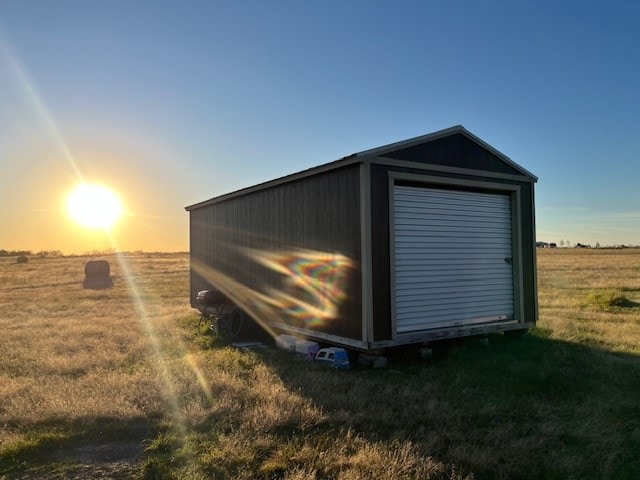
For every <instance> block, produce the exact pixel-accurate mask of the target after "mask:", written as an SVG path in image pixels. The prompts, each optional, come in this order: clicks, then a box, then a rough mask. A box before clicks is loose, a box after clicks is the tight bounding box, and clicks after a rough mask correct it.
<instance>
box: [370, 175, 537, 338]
mask: <svg viewBox="0 0 640 480" xmlns="http://www.w3.org/2000/svg"><path fill="white" fill-rule="evenodd" d="M390 171H393V172H403V173H412V174H417V175H426V174H425V171H424V170H416V169H409V168H397V167H389V166H384V165H372V166H371V201H372V208H371V230H372V244H371V250H372V262H373V265H372V272H373V328H374V340H376V341H382V340H388V339H390V338H391V334H392V332H391V328H392V326H391V284H390V281H391V280H390V243H389V235H390V231H389V175H388V173H389V172H390ZM428 175H429V176H431V177H435V176H439V177H446V178H455V179H465V180H474V181H478V182H491V183H503V184H509V185H519V186H520V188H521V211H520V215H521V219H522V257H523V258H522V261H523V270H524V271H523V289H524V298H523V302H524V312H525V318H524V321H525V322H535V321H536V315H537V311H536V308H537V307H536V303H537V302H536V296H537V287H536V284H535V254H536V252H535V247H534V246H535V222H534V210H533V205H532V203H533V195H532V189H533V183H531V182H526V181H523V182H518V181H515V180H505V179H499V178H487V177H477V176H470V175H453V174H445V173H434V172H431V171H430V172H428ZM447 188H455V187H454V186H451V187H449V186H447Z"/></svg>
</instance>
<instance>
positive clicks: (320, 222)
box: [190, 165, 362, 340]
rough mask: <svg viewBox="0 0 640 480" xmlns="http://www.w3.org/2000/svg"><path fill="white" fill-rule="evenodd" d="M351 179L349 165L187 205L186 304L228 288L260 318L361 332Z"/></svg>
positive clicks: (346, 333) (355, 176) (354, 182)
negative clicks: (188, 297) (191, 206)
mask: <svg viewBox="0 0 640 480" xmlns="http://www.w3.org/2000/svg"><path fill="white" fill-rule="evenodd" d="M359 178H360V177H359V166H358V165H351V166H348V167H345V168H342V169H338V170H333V171H330V172H327V173H322V174H318V175H315V176H311V177H306V178H303V179H300V180H295V181H291V182H287V183H283V184H280V185H275V186H271V187H268V188H265V189H262V190H258V191H254V192H251V193H247V194H245V195H239V196H235V197H231V198H228V199H223V200H222V201H220V202H218V203H213V204H210V205H207V206H204V207H201V208H197V209H194V210H192V211H191V231H190V233H191V240H190V242H191V260H192V269H191V301H192V304H194V299H195V296H196V294H197V292H198V291H199V290H204V289H207V288H210V286H211V285H212V284H213V285H215V286H216V287H218V288H221V287H224V288H233V289H235V290H237V291H238V292H239V295H240V297H241V298H245V297H247V298H250V300H249V301H250V302H252V303H253V306H252V308H251V309H250V310H252V311H253V312H258V314H262V313H264V315H265V317H266V318H262V319H260V320H264V321H267V322H276V323H277V322H282V321H284V322H286V323H287V324H289V325H292V326H295V327H300V328H312V329H314V330H317V331H321V332H324V333H328V334H333V335H338V336H341V337H346V338H350V339H356V340H360V339H362V319H361V318H362V315H361V276H360V246H361V243H360V191H359ZM194 265H195V266H196V267H195V268H194ZM198 266H199V267H200V268H198ZM229 279H231V280H232V281H230V280H229ZM245 292H246V294H245ZM256 305H257V307H256ZM335 309H337V310H336V311H335V312H334V311H333V310H335Z"/></svg>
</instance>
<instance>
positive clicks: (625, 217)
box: [0, 0, 640, 253]
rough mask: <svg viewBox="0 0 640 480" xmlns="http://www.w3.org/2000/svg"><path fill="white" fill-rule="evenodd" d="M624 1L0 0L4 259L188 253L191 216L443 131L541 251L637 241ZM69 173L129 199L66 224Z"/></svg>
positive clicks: (638, 174)
mask: <svg viewBox="0 0 640 480" xmlns="http://www.w3.org/2000/svg"><path fill="white" fill-rule="evenodd" d="M638 25H640V6H639V4H637V2H635V1H631V0H619V1H615V0H613V1H600V0H597V1H596V0H584V1H577V0H574V1H562V0H558V1H547V0H537V1H528V0H518V1H494V0H486V1H482V0H476V1H455V0H454V1H446V2H435V1H427V0H425V1H411V0H406V1H382V0H323V1H299V0H298V1H286V0H273V1H264V0H263V1H247V0H238V1H224V2H222V1H215V0H211V1H204V2H200V1H180V2H178V1H174V2H163V1H135V2H133V1H118V0H110V1H96V0H83V1H80V0H78V1H67V0H56V1H55V2H54V1H45V0H41V1H34V0H0V172H1V173H0V205H1V206H2V207H1V209H0V216H1V218H2V220H1V222H0V249H6V250H18V249H22V250H32V251H40V250H61V251H62V252H64V253H85V252H91V251H95V250H102V249H114V250H119V251H136V250H144V251H186V250H188V228H189V227H188V224H189V218H188V213H187V212H185V210H184V207H185V206H187V205H191V204H194V203H197V202H200V201H202V200H206V199H208V198H211V197H214V196H217V195H221V194H223V193H227V192H230V191H234V190H237V189H240V188H243V187H247V186H250V185H253V184H256V183H260V182H263V181H267V180H270V179H273V178H277V177H281V176H283V175H287V174H290V173H294V172H297V171H301V170H304V169H307V168H310V167H313V166H316V165H320V164H323V163H327V162H330V161H333V160H336V159H339V158H342V157H344V156H346V155H349V154H351V153H354V152H359V151H363V150H367V149H370V148H374V147H378V146H381V145H385V144H388V143H392V142H396V141H400V140H404V139H407V138H412V137H416V136H419V135H423V134H426V133H430V132H434V131H437V130H441V129H444V128H448V127H451V126H453V125H458V124H461V125H463V126H464V127H465V128H466V129H467V130H469V131H471V132H472V133H473V134H475V135H476V136H478V137H480V138H482V139H483V140H484V141H486V142H487V143H489V144H490V145H492V146H493V147H495V148H496V149H498V150H499V151H501V152H502V153H504V154H505V155H507V156H508V157H510V158H511V159H512V160H513V161H515V162H516V163H518V164H520V165H522V166H523V167H524V168H525V169H527V170H528V171H530V172H532V173H533V174H535V175H536V176H537V177H539V181H538V183H537V185H536V223H537V238H538V240H542V241H547V242H560V241H561V240H562V241H563V242H569V243H570V244H576V243H578V242H580V243H587V244H593V245H595V244H596V242H598V243H600V244H601V245H614V244H626V245H629V244H633V245H640V188H638V182H639V180H640V155H639V152H640V134H638V128H639V127H640V28H638ZM81 181H87V182H95V183H100V184H103V185H107V186H109V187H110V188H112V189H113V190H115V191H116V192H118V194H119V195H120V197H121V199H122V202H123V204H124V216H123V217H122V218H121V219H120V220H119V221H118V222H117V224H116V225H115V226H114V228H113V229H112V230H110V231H105V230H99V229H98V230H91V229H88V228H85V227H83V226H82V225H79V224H77V223H75V222H74V221H73V220H72V219H71V218H70V215H69V213H68V211H67V208H66V199H67V196H68V195H69V193H70V192H71V191H72V190H73V188H74V186H75V185H77V184H78V183H79V182H81Z"/></svg>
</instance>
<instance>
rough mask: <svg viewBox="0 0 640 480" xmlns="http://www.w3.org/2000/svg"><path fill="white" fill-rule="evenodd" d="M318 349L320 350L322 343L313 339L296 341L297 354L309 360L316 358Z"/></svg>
mask: <svg viewBox="0 0 640 480" xmlns="http://www.w3.org/2000/svg"><path fill="white" fill-rule="evenodd" d="M318 350H320V345H318V344H317V343H316V342H312V341H311V340H298V341H297V342H296V354H297V355H298V356H299V357H302V358H304V359H305V360H307V361H309V362H312V361H314V360H315V358H316V354H317V353H318Z"/></svg>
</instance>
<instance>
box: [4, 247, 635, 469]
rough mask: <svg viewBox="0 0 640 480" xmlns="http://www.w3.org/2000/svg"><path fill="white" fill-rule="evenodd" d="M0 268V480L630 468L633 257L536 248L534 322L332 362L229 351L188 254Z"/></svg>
mask: <svg viewBox="0 0 640 480" xmlns="http://www.w3.org/2000/svg"><path fill="white" fill-rule="evenodd" d="M104 258H106V259H107V260H109V262H110V264H111V271H112V277H113V279H114V283H115V286H114V288H112V289H108V290H84V289H83V288H82V280H83V276H84V270H83V269H84V264H85V263H86V261H87V260H88V258H86V257H65V258H33V259H31V260H30V261H29V263H27V264H21V265H20V264H16V262H15V259H14V258H3V259H0V329H1V330H0V478H3V479H4V478H7V479H9V478H50V479H53V478H149V479H151V478H195V479H198V478H202V479H204V478H207V479H211V478H241V479H242V478H245V479H250V478H264V479H271V478H284V479H303V478H304V479H314V478H315V479H321V478H336V479H369V478H406V479H409V478H421V479H426V478H433V479H467V478H468V479H471V478H473V479H511V478H540V479H543V478H544V479H548V478H558V479H566V478H585V477H587V478H594V479H599V478H612V479H614V478H615V479H625V478H628V479H636V478H639V472H640V399H639V398H638V392H640V250H635V249H624V250H604V249H602V250H577V249H557V250H540V251H539V254H538V267H539V277H538V283H539V299H540V321H539V324H538V327H537V328H536V329H534V330H533V331H532V332H530V334H528V335H525V336H524V337H522V338H520V339H515V340H514V339H508V338H505V337H504V336H503V335H500V334H498V335H492V336H490V337H489V346H486V342H481V341H478V340H475V339H470V340H466V341H462V342H456V343H452V344H448V345H445V346H442V347H441V348H439V349H436V354H437V355H435V356H434V358H433V359H432V360H430V361H428V362H424V361H420V360H417V359H415V358H413V357H412V356H411V355H409V354H408V352H395V353H394V354H393V355H392V356H390V367H389V368H388V369H385V370H364V369H362V370H360V369H355V370H352V371H349V372H336V371H332V370H330V369H326V368H322V367H319V366H316V365H311V364H306V363H304V362H301V361H297V360H296V359H294V358H293V357H291V356H289V355H288V354H286V353H283V352H281V351H278V350H275V349H273V348H268V349H261V350H255V351H251V352H245V351H239V350H236V349H233V348H231V347H228V346H225V345H224V342H223V341H222V340H221V339H217V338H213V337H211V336H210V335H209V334H208V333H207V331H206V328H204V327H202V328H201V329H199V330H197V329H196V328H195V325H196V323H197V316H196V314H195V312H194V311H192V310H191V309H190V308H189V306H188V305H187V291H188V290H187V286H188V285H187V283H188V277H187V271H188V257H187V255H186V254H134V255H123V256H115V255H109V256H106V257H104Z"/></svg>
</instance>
